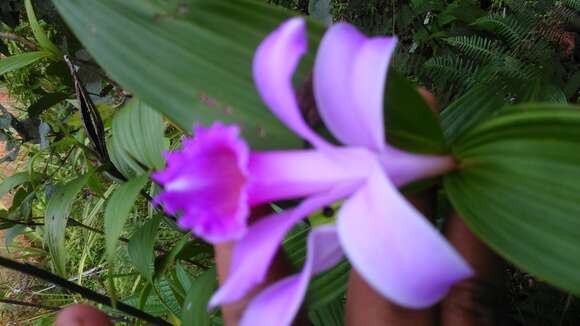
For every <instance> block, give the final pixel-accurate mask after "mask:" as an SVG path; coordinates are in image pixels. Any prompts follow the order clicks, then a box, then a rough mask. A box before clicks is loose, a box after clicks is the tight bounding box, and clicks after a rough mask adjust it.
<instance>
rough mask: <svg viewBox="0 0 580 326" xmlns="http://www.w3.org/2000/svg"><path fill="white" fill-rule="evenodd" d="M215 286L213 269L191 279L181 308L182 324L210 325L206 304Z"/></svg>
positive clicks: (215, 279)
mask: <svg viewBox="0 0 580 326" xmlns="http://www.w3.org/2000/svg"><path fill="white" fill-rule="evenodd" d="M216 288H217V277H216V273H215V270H213V269H210V270H208V271H206V272H204V273H203V274H202V275H201V276H200V277H198V278H197V279H195V280H193V281H192V284H191V287H190V288H189V289H188V290H187V291H186V293H187V297H186V298H185V301H184V302H183V308H182V310H181V311H182V315H181V322H182V325H196V326H210V325H211V323H210V318H209V317H210V314H209V312H208V311H207V304H208V302H209V299H210V298H211V295H212V293H213V292H214V291H215V289H216Z"/></svg>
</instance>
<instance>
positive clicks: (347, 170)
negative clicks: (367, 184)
mask: <svg viewBox="0 0 580 326" xmlns="http://www.w3.org/2000/svg"><path fill="white" fill-rule="evenodd" d="M376 158H377V156H376V155H375V154H374V153H371V152H370V151H367V150H365V149H362V148H349V147H336V148H333V149H328V150H324V151H320V150H296V151H273V152H252V153H251V154H250V160H249V165H248V170H249V174H250V181H249V185H248V200H249V202H250V205H257V204H262V203H268V202H272V201H276V200H282V199H284V200H285V199H293V198H303V197H307V196H310V195H313V194H316V193H321V192H326V191H328V190H330V189H332V188H334V187H335V185H336V184H343V183H352V182H359V183H360V184H362V183H363V182H364V180H366V178H367V177H368V176H369V171H372V168H373V167H375V166H376V162H377V160H376Z"/></svg>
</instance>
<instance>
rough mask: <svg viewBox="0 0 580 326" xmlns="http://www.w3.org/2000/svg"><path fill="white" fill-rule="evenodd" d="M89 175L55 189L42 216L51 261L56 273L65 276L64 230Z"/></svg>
mask: <svg viewBox="0 0 580 326" xmlns="http://www.w3.org/2000/svg"><path fill="white" fill-rule="evenodd" d="M88 179H89V175H88V174H85V175H83V176H80V177H79V178H77V179H75V180H73V181H71V182H69V183H67V184H65V185H62V186H59V187H57V190H56V192H55V193H54V194H53V195H52V197H50V199H49V201H48V203H47V205H46V215H45V216H44V225H45V232H46V233H45V241H46V245H47V247H48V249H49V250H50V255H51V257H52V259H53V262H54V266H55V269H56V272H57V273H59V274H60V275H63V276H65V275H66V260H67V257H66V250H65V247H64V235H65V228H66V224H67V220H68V215H69V212H70V209H71V206H72V204H73V203H74V201H75V198H76V197H77V195H78V193H79V192H80V191H81V190H82V189H83V187H84V186H85V184H86V183H87V180H88Z"/></svg>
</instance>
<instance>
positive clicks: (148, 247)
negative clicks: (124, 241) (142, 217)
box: [127, 216, 161, 282]
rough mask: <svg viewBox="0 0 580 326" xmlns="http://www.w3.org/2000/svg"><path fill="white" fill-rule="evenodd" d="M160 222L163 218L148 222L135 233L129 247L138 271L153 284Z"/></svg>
mask: <svg viewBox="0 0 580 326" xmlns="http://www.w3.org/2000/svg"><path fill="white" fill-rule="evenodd" d="M160 222H161V218H160V217H159V216H155V217H153V218H152V219H150V220H149V221H147V222H146V223H145V224H144V225H143V226H141V227H140V228H139V229H138V230H137V231H135V233H134V234H133V236H132V237H131V239H129V245H128V247H127V250H128V252H129V259H130V260H131V262H132V263H133V265H134V266H135V268H136V269H137V271H139V273H141V275H143V277H145V279H147V280H148V281H150V282H153V273H154V272H155V266H154V260H155V251H154V247H155V238H156V237H157V231H158V230H159V223H160Z"/></svg>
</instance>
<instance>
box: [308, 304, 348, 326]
mask: <svg viewBox="0 0 580 326" xmlns="http://www.w3.org/2000/svg"><path fill="white" fill-rule="evenodd" d="M308 316H309V317H310V320H312V323H313V324H314V326H343V325H344V302H343V300H342V298H339V299H336V300H334V301H333V302H331V303H329V304H327V305H325V306H323V307H320V308H318V309H315V310H310V311H309V313H308Z"/></svg>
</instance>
